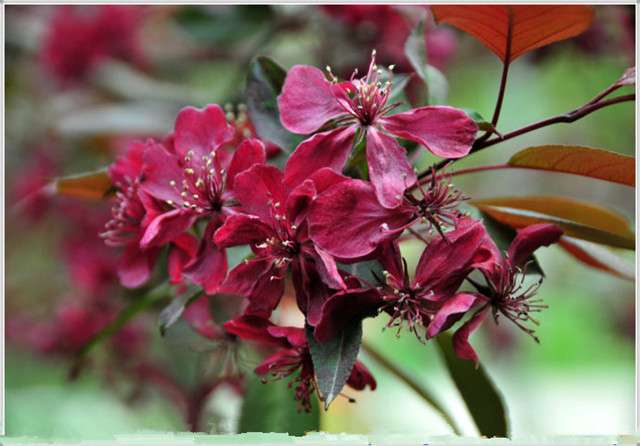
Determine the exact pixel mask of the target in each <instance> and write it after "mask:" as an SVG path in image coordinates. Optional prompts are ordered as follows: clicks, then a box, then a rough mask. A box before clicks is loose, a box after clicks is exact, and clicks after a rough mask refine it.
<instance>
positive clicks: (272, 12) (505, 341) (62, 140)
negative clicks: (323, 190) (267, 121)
mask: <svg viewBox="0 0 640 446" xmlns="http://www.w3.org/2000/svg"><path fill="white" fill-rule="evenodd" d="M5 11H6V20H5V23H6V47H5V53H6V63H5V66H6V110H5V111H6V114H5V117H6V126H5V142H6V153H5V161H6V166H5V167H6V169H5V172H6V177H5V190H6V195H5V198H6V216H7V221H6V233H5V240H6V288H5V291H6V294H5V296H6V322H5V330H6V339H7V342H6V360H5V370H6V417H5V420H6V434H7V435H9V436H22V435H30V436H40V437H57V438H101V437H106V436H111V435H112V434H114V433H127V432H136V431H141V430H160V431H178V430H185V429H186V425H185V421H184V420H183V417H182V415H181V413H180V411H179V409H178V407H177V404H176V399H175V398H174V397H172V395H174V394H175V392H176V389H175V388H173V387H172V386H174V387H175V386H176V384H175V383H178V384H179V385H182V384H184V385H185V386H187V385H188V383H191V382H192V381H193V379H194V378H193V375H194V373H195V372H194V370H195V367H194V366H193V364H199V363H202V362H203V361H207V360H208V359H210V358H209V356H210V353H208V352H207V350H206V349H198V348H196V347H193V345H195V341H193V342H192V339H191V338H190V336H191V334H189V333H186V331H188V328H184V330H185V332H183V333H180V334H176V335H174V336H173V338H171V337H170V338H169V339H166V338H165V339H161V338H160V337H159V336H158V335H157V332H156V330H155V320H154V319H153V316H148V315H143V316H140V317H138V318H136V319H135V320H134V321H133V322H132V323H131V324H129V325H128V326H127V330H126V331H125V332H124V333H121V335H120V336H119V338H118V339H114V340H113V342H112V343H111V344H109V345H108V346H106V347H105V348H104V349H101V350H100V352H98V354H96V355H95V357H93V358H92V361H91V364H89V365H88V366H87V367H86V370H85V371H84V372H83V373H81V374H80V375H79V376H78V377H77V378H75V379H70V368H71V365H72V363H71V361H70V358H71V357H72V353H73V352H74V351H77V349H78V347H79V346H81V345H82V344H83V343H84V342H86V340H87V339H88V337H89V336H90V335H91V334H92V333H93V331H92V330H94V329H95V327H96V326H99V324H100V318H101V317H102V316H104V315H107V314H110V312H113V311H116V310H117V309H118V308H119V307H118V305H120V304H121V303H122V301H123V299H124V300H126V298H127V293H126V292H124V291H122V289H120V288H119V287H118V286H117V285H116V283H115V282H116V281H115V280H114V266H113V265H114V262H115V260H114V255H113V254H114V253H113V250H112V249H110V248H107V247H106V246H104V245H103V242H102V240H101V239H100V238H99V236H98V233H99V232H100V231H101V229H102V226H103V225H104V222H106V220H107V216H108V205H107V204H105V205H101V204H95V203H93V204H91V203H83V202H78V201H74V200H71V199H61V198H56V199H54V198H47V197H43V196H42V195H41V194H38V193H37V192H36V191H38V190H40V189H41V187H42V186H43V185H45V184H46V183H47V182H48V181H49V180H50V179H52V178H53V177H55V176H57V175H63V174H71V173H76V172H82V171H86V170H93V169H95V168H99V167H102V166H105V165H107V164H108V163H109V162H111V161H112V160H113V158H114V157H115V156H116V154H117V153H119V151H120V150H122V147H123V146H124V144H126V142H127V141H129V140H131V139H132V138H139V137H147V136H152V137H161V136H162V135H164V134H166V133H167V132H168V131H169V130H170V129H171V128H172V124H173V119H174V116H175V114H176V112H177V111H178V110H179V109H180V108H181V107H183V106H185V105H196V106H202V105H204V104H207V103H220V104H227V103H230V104H234V107H235V108H233V110H235V111H237V110H238V108H237V107H236V106H237V104H239V103H241V102H242V93H243V88H244V80H245V77H246V73H247V68H248V64H249V62H250V60H251V59H252V57H253V56H255V55H257V54H261V55H268V56H270V57H272V58H273V59H274V60H276V61H277V62H278V63H279V64H281V65H282V66H283V67H285V68H289V67H291V66H292V65H294V64H312V65H316V66H319V67H324V66H325V65H331V66H332V69H333V71H334V73H336V74H339V75H341V76H343V77H344V76H348V75H349V74H350V73H351V71H352V69H353V68H355V67H360V68H362V67H364V66H366V64H367V61H368V57H369V54H370V52H371V50H372V49H373V48H374V47H375V48H377V50H378V54H379V57H380V59H381V61H382V62H383V63H385V64H391V63H393V64H396V65H397V68H396V71H398V72H408V71H410V66H409V64H408V63H407V61H406V59H405V58H404V56H403V51H402V47H403V44H404V40H405V39H406V37H407V34H408V32H409V30H410V29H411V27H412V26H413V24H414V23H415V22H417V21H418V20H419V18H420V17H421V16H423V15H426V16H427V33H426V43H427V49H428V52H429V63H430V64H432V65H434V66H435V67H436V68H438V69H439V70H440V71H441V72H442V73H443V74H444V77H446V84H440V86H438V91H439V94H440V96H441V97H440V101H444V95H445V94H446V103H448V104H451V105H453V106H457V107H464V108H469V109H473V110H476V111H478V112H479V113H481V114H483V115H484V116H485V117H488V116H490V115H491V113H492V111H493V106H494V103H495V97H496V93H497V88H498V81H499V77H500V70H501V65H500V63H499V61H498V59H497V58H496V57H495V56H494V55H493V54H491V53H490V52H489V51H488V50H486V49H485V48H484V47H482V46H481V44H479V43H478V42H477V41H475V40H473V39H472V38H471V37H469V36H467V35H463V34H461V33H459V32H458V31H455V30H453V29H452V28H449V27H447V26H436V25H435V24H433V22H432V21H430V20H429V11H428V8H426V7H417V6H401V7H391V6H384V5H378V6H351V7H341V6H286V5H280V6H144V7H118V8H111V9H109V8H106V9H105V7H104V6H93V7H82V8H77V9H66V7H63V6H15V5H12V6H7V7H6V9H5ZM634 30H635V15H634V7H633V6H618V5H617V6H597V7H596V19H595V22H594V24H593V26H592V27H591V29H589V30H588V31H587V32H586V33H585V34H583V35H582V36H580V37H578V38H575V39H571V40H569V41H564V42H560V43H557V44H554V45H552V46H550V47H547V48H544V49H542V50H538V51H534V52H533V53H531V54H529V55H527V56H526V57H522V58H521V59H519V60H517V61H516V63H514V64H513V65H512V67H511V71H510V76H509V82H508V86H507V95H506V99H505V103H504V108H503V113H502V117H501V122H500V125H499V129H500V130H501V131H502V132H505V131H509V130H512V129H515V128H518V127H521V126H523V125H525V124H528V123H530V122H534V121H537V120H539V119H542V118H544V117H548V116H552V115H555V114H558V113H561V112H565V111H569V110H572V109H573V108H575V107H577V106H579V105H581V104H583V103H585V102H586V101H587V100H589V99H590V98H591V97H593V96H594V95H595V94H597V93H598V92H599V91H601V90H602V89H604V88H606V87H607V86H608V85H609V84H611V83H612V82H614V81H615V80H616V79H617V78H618V77H619V76H620V74H621V73H622V71H623V70H624V69H625V68H627V67H628V66H632V65H634V64H635V47H634V36H635V33H634ZM240 109H241V108H240ZM634 129H635V121H634V104H633V103H625V104H621V105H616V106H614V107H610V108H607V109H604V110H601V111H598V112H596V113H593V114H592V115H590V116H588V117H586V118H584V119H582V120H580V121H578V122H576V123H574V124H571V125H565V124H561V125H556V126H553V127H548V128H545V129H542V130H539V131H537V132H533V133H530V134H527V135H525V136H523V137H520V138H517V139H513V140H511V141H508V142H506V143H503V144H500V145H498V146H495V147H494V148H492V149H490V150H486V151H483V152H482V153H481V154H478V155H477V156H473V157H470V158H469V159H468V160H465V161H463V162H460V163H459V166H472V165H479V164H481V163H484V164H496V163H502V162H505V161H506V160H507V159H508V157H509V156H510V155H511V154H513V153H515V152H516V151H518V150H520V149H522V148H524V147H528V146H531V145H539V144H548V143H559V144H580V145H587V146H593V147H601V148H606V149H609V150H612V151H616V152H620V153H624V154H627V155H633V154H634V152H635V151H634V141H635V134H634ZM432 161H433V159H431V158H429V156H428V155H426V154H425V155H423V156H422V158H420V159H419V160H418V162H419V164H420V165H422V166H424V167H426V166H428V165H429V163H430V162H432ZM456 183H457V184H458V185H459V186H460V187H461V188H462V189H463V190H464V191H466V192H467V193H468V194H471V195H472V196H473V197H475V198H488V197H492V196H503V195H529V194H563V195H568V196H573V197H576V198H582V199H587V200H591V201H594V202H596V203H599V204H602V205H604V206H607V207H610V208H612V209H615V210H617V211H619V212H620V213H622V214H623V215H625V216H627V217H628V219H629V224H630V225H635V220H634V218H635V208H634V190H632V189H630V188H627V187H624V186H617V185H612V184H609V183H605V182H600V181H597V180H589V179H584V178H581V177H574V176H561V175H557V174H548V173H542V172H528V171H521V170H515V171H513V172H511V171H505V170H503V171H498V172H486V173H478V174H474V175H468V176H464V177H459V178H458V179H457V180H456ZM403 249H404V250H406V252H407V253H409V256H410V257H411V255H412V254H411V253H412V252H414V254H413V257H414V258H415V257H416V255H415V250H416V249H417V247H416V246H411V245H407V246H404V247H403ZM620 254H621V255H622V256H625V257H626V260H627V261H628V263H629V265H630V266H629V268H631V270H633V254H632V253H620ZM539 259H540V261H541V263H542V265H543V267H544V270H545V272H546V274H547V279H546V281H545V284H544V286H543V288H542V291H541V292H542V296H543V297H544V299H545V301H546V303H547V304H548V305H549V309H548V310H547V311H545V312H544V313H543V314H542V315H541V317H540V319H541V322H542V324H541V326H540V328H539V330H538V333H539V337H540V339H541V343H540V345H537V344H535V343H534V342H532V340H531V339H530V338H528V337H527V336H525V335H523V334H522V333H520V332H518V331H517V330H516V329H515V328H514V327H511V326H503V325H501V326H499V327H494V326H493V325H492V324H485V325H484V327H483V328H482V329H481V330H480V331H479V332H478V334H477V335H475V340H474V343H475V344H476V345H478V346H479V347H478V350H479V354H480V357H481V358H482V359H483V363H484V366H485V367H486V369H487V370H488V372H489V373H490V375H491V376H492V377H493V379H494V381H495V382H496V385H497V386H498V388H499V389H500V390H501V392H502V394H503V396H504V399H505V401H506V403H507V406H508V408H509V419H510V423H511V426H512V433H513V434H514V435H515V436H516V437H517V436H519V435H529V434H616V433H629V432H632V431H633V430H634V428H633V423H634V419H633V418H634V401H635V396H634V334H635V306H634V300H635V299H634V283H633V281H629V280H623V279H620V278H617V277H614V276H612V275H609V274H607V273H604V272H601V271H598V270H595V269H591V268H588V267H587V266H584V265H582V264H579V263H578V262H576V261H575V259H573V258H572V257H570V256H569V255H568V254H567V253H565V252H564V251H562V250H560V249H559V248H557V247H553V248H549V249H545V250H542V252H541V253H540V254H539ZM96 296H100V298H99V299H97V298H96ZM96 299H97V303H96ZM101 315H102V316H101ZM105 317H106V316H105ZM382 325H383V322H382V321H380V320H375V321H367V323H366V325H365V333H366V334H365V335H366V337H367V338H368V340H369V341H370V342H371V343H372V344H373V345H375V346H377V347H378V348H379V349H380V350H381V351H382V352H384V353H385V354H386V355H387V356H388V357H390V358H392V359H393V360H394V361H397V363H399V364H401V366H402V367H403V368H405V369H406V370H407V371H408V372H409V373H411V374H412V375H413V376H415V377H416V379H418V380H419V381H420V382H421V383H423V384H424V386H425V387H427V388H429V389H431V390H432V391H433V392H434V393H436V394H437V395H438V396H441V397H442V400H443V401H444V402H445V404H446V405H447V406H448V407H450V408H451V409H452V410H453V412H454V413H455V414H456V417H457V418H459V419H460V420H461V424H462V425H463V427H464V429H463V430H464V432H465V433H467V434H470V435H473V434H476V432H475V430H474V427H473V424H472V422H471V420H470V418H469V416H468V414H467V413H466V411H465V408H464V406H463V405H462V403H461V402H460V399H459V397H458V395H457V394H456V391H455V389H454V387H453V385H452V383H451V382H450V380H449V378H448V377H447V376H446V373H445V372H444V369H443V367H442V365H441V363H440V358H439V357H438V354H437V352H436V351H435V349H434V348H433V346H431V345H426V346H425V345H422V344H420V343H417V342H415V339H413V337H411V336H404V337H402V338H399V339H397V338H396V337H395V336H394V333H392V332H391V331H383V330H382ZM185 339H186V340H185ZM187 344H188V345H189V346H192V347H193V348H192V347H189V348H185V345H187ZM140 358H147V359H148V358H152V361H153V364H155V366H156V368H157V369H158V370H161V371H163V372H164V373H166V374H170V375H171V376H172V377H173V378H172V379H173V381H172V382H168V381H167V380H164V381H163V377H162V376H160V375H158V374H156V375H154V374H153V373H147V374H141V373H139V372H140V362H141V359H140ZM362 358H363V359H364V361H365V363H366V364H367V365H369V366H370V367H371V369H372V371H373V372H374V374H375V376H376V378H377V379H378V383H379V387H378V389H377V390H376V391H375V392H363V393H362V394H359V395H357V400H358V402H357V404H349V403H347V402H346V400H345V399H340V398H339V399H338V400H337V401H336V403H335V404H334V405H333V406H332V409H331V410H330V411H329V412H328V413H325V414H322V425H321V426H322V429H323V430H325V431H329V432H349V433H371V434H412V433H415V434H430V435H440V434H447V433H449V432H450V431H449V428H448V427H447V425H446V424H445V423H444V422H443V421H442V420H441V419H439V418H438V416H437V415H436V414H435V413H434V412H433V411H432V410H431V409H430V408H429V407H427V406H425V405H424V403H423V402H422V401H421V400H420V399H418V398H417V397H416V396H414V395H413V394H412V393H411V391H410V390H409V389H408V388H407V387H406V386H405V385H404V384H403V383H402V382H399V381H397V380H396V379H395V378H394V377H393V376H391V375H388V374H387V373H386V372H385V371H384V370H383V369H381V368H379V367H377V365H376V364H375V362H373V361H368V360H367V359H368V358H367V357H366V355H363V356H362ZM150 361H151V359H150ZM71 375H73V373H71ZM71 378H73V376H71ZM172 392H173V393H172ZM174 396H175V395H174ZM204 404H206V410H207V414H208V415H207V416H208V418H207V420H213V421H210V422H206V423H205V425H204V430H206V431H210V432H213V433H225V432H231V431H233V429H234V423H235V421H234V420H235V417H237V411H238V407H239V404H240V401H239V399H238V397H237V395H236V394H235V393H234V391H233V389H232V388H231V387H228V388H222V389H219V391H217V392H215V394H214V397H213V398H211V399H210V401H206V402H205V403H204Z"/></svg>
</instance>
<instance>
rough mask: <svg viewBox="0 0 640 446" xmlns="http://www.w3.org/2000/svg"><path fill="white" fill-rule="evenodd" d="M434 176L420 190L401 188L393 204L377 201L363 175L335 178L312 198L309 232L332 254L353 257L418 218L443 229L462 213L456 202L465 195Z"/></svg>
mask: <svg viewBox="0 0 640 446" xmlns="http://www.w3.org/2000/svg"><path fill="white" fill-rule="evenodd" d="M432 178H433V179H432V181H431V183H430V184H428V185H427V186H426V187H425V186H421V185H420V186H419V187H418V192H419V194H418V195H416V194H414V193H412V192H410V191H408V190H407V191H405V190H403V191H402V200H401V202H400V203H399V205H398V206H397V207H395V208H393V209H388V208H385V207H383V206H381V205H380V203H379V202H378V200H377V198H376V194H375V191H374V187H373V186H372V185H371V184H370V183H368V182H366V181H360V180H349V181H345V182H342V183H340V184H337V185H336V186H334V187H332V188H330V189H328V190H327V191H326V192H324V193H323V194H322V195H320V196H319V197H318V198H317V199H316V200H315V201H314V203H313V204H312V206H311V210H310V212H309V235H310V237H311V239H312V240H313V241H314V242H315V243H316V244H317V245H318V246H320V247H321V248H322V249H324V250H326V251H327V252H328V253H330V254H331V255H334V256H336V257H338V258H341V259H345V260H346V259H351V260H353V259H359V258H362V257H365V256H368V255H370V254H371V253H372V252H374V251H375V250H376V248H377V247H378V246H380V244H381V243H382V242H384V241H387V240H391V239H395V238H396V237H398V236H399V235H400V234H401V233H402V231H404V230H405V229H406V228H408V227H410V226H412V225H413V224H415V223H417V222H420V221H422V222H424V223H427V224H429V225H430V226H432V227H434V228H435V229H436V230H437V231H438V232H439V233H441V234H442V226H455V224H456V221H457V220H458V218H459V217H460V215H461V213H460V212H459V211H458V210H457V206H458V204H459V203H460V201H461V200H463V199H464V198H466V197H464V196H463V195H462V194H461V193H460V192H459V191H458V190H456V189H455V188H453V187H452V186H451V185H450V183H448V182H447V181H445V180H444V179H442V178H438V177H437V176H436V175H433V176H432Z"/></svg>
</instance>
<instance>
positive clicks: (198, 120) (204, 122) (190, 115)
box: [174, 104, 235, 160]
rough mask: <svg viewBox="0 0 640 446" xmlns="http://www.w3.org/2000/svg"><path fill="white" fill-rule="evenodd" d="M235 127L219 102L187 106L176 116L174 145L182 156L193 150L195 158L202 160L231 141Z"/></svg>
mask: <svg viewBox="0 0 640 446" xmlns="http://www.w3.org/2000/svg"><path fill="white" fill-rule="evenodd" d="M234 132H235V129H234V127H233V126H232V125H230V124H229V123H228V122H227V119H226V117H225V113H224V110H222V108H220V106H219V105H217V104H211V105H207V106H206V107H205V108H204V109H198V108H195V107H185V108H183V109H182V110H181V111H180V113H178V117H177V118H176V124H175V132H174V146H175V150H176V153H177V154H178V155H179V156H180V157H184V156H187V153H188V152H189V151H190V150H192V151H193V158H194V159H197V160H200V159H201V158H202V156H204V155H209V153H211V152H212V151H214V150H215V149H217V148H218V147H219V146H221V145H222V144H224V143H226V142H229V141H230V140H231V138H232V137H233V134H234Z"/></svg>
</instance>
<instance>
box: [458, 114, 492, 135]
mask: <svg viewBox="0 0 640 446" xmlns="http://www.w3.org/2000/svg"><path fill="white" fill-rule="evenodd" d="M462 110H463V111H464V112H465V113H466V114H467V116H469V118H471V119H472V120H473V122H475V123H476V125H477V126H478V128H479V129H480V130H483V131H485V132H487V131H494V130H495V128H494V127H493V125H491V123H490V122H489V121H487V120H486V119H485V118H484V116H482V115H481V114H480V113H478V112H477V111H475V110H472V109H470V108H463V109H462Z"/></svg>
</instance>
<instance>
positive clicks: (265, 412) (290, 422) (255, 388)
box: [238, 372, 320, 436]
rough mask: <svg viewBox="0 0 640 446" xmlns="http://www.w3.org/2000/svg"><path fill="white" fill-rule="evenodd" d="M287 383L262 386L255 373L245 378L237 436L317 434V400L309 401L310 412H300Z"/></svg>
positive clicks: (281, 380)
mask: <svg viewBox="0 0 640 446" xmlns="http://www.w3.org/2000/svg"><path fill="white" fill-rule="evenodd" d="M292 378H293V377H290V378H288V379H292ZM288 379H287V378H285V379H279V380H276V381H272V382H268V383H263V382H262V381H261V380H260V378H259V377H258V376H257V375H256V374H255V373H253V372H250V373H249V375H247V378H246V393H245V395H244V399H243V403H242V410H241V412H240V422H239V425H238V433H246V432H279V433H285V432H286V433H288V434H289V435H296V436H302V435H304V434H305V433H307V432H310V431H319V430H320V411H319V410H318V400H317V399H315V398H312V400H311V412H299V411H298V410H297V404H296V401H295V399H294V389H293V387H292V388H289V386H288Z"/></svg>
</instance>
